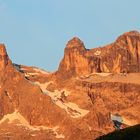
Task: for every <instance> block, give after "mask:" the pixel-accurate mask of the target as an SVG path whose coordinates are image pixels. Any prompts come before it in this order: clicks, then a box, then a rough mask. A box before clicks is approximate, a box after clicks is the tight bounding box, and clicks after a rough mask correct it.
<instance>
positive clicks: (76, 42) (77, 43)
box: [66, 37, 85, 49]
mask: <svg viewBox="0 0 140 140" xmlns="http://www.w3.org/2000/svg"><path fill="white" fill-rule="evenodd" d="M66 48H69V49H70V48H83V49H85V46H84V43H83V42H82V41H81V40H80V39H79V38H78V37H73V38H72V39H71V40H70V41H68V43H67V45H66Z"/></svg>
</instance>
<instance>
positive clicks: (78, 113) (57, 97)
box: [34, 82, 89, 118]
mask: <svg viewBox="0 0 140 140" xmlns="http://www.w3.org/2000/svg"><path fill="white" fill-rule="evenodd" d="M34 84H37V85H39V86H40V88H41V89H42V91H43V92H44V93H47V95H48V96H50V97H51V99H52V101H53V102H54V103H55V104H56V105H57V106H59V107H60V108H62V109H64V110H65V111H66V112H67V113H68V114H69V115H70V116H71V117H72V118H78V117H83V116H85V115H86V114H87V113H89V110H85V109H81V108H79V106H78V105H77V104H75V103H72V102H67V103H66V102H63V100H62V93H63V96H65V97H67V96H68V95H70V92H69V91H67V90H65V89H64V90H61V91H58V90H55V91H54V92H50V91H48V90H47V89H46V87H47V85H48V84H49V83H44V84H41V83H39V82H35V83H34Z"/></svg>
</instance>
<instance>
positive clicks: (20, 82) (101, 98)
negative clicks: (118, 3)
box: [0, 31, 140, 140]
mask: <svg viewBox="0 0 140 140" xmlns="http://www.w3.org/2000/svg"><path fill="white" fill-rule="evenodd" d="M139 38H140V35H139V33H138V32H134V31H133V32H128V33H125V34H123V35H122V36H120V37H119V38H118V39H117V40H116V41H115V42H114V43H112V44H110V45H107V46H105V47H102V48H95V49H91V50H87V49H86V48H85V47H84V43H83V42H82V41H81V40H80V39H78V38H73V39H72V40H71V41H69V42H68V44H67V46H66V48H65V54H64V58H63V60H62V61H61V63H60V66H59V69H58V70H57V71H56V72H54V73H50V72H46V71H44V70H41V69H39V68H36V67H29V66H23V65H18V64H13V63H12V61H11V60H10V58H9V57H8V54H7V52H6V49H5V46H4V45H3V44H1V45H0V78H1V79H0V139H5V138H9V139H13V138H15V139H22V138H23V139H38V138H40V139H52V140H55V139H65V140H85V139H86V140H91V139H95V138H97V137H99V136H101V135H104V134H108V133H109V132H112V131H113V130H114V127H113V125H114V124H113V122H112V121H111V114H119V115H120V116H121V117H122V119H123V123H124V124H123V125H122V128H125V127H128V126H133V125H136V124H139V123H140V116H139V114H140V110H139V108H140V80H139V79H140V73H139V47H140V45H139V41H140V40H139ZM128 64H129V65H128ZM9 132H10V133H9Z"/></svg>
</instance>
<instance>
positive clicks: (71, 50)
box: [58, 31, 140, 77]
mask: <svg viewBox="0 0 140 140" xmlns="http://www.w3.org/2000/svg"><path fill="white" fill-rule="evenodd" d="M93 72H105V73H106V72H107V73H110V72H111V73H112V72H113V73H122V72H125V73H129V72H140V34H139V33H138V32H136V31H131V32H127V33H124V34H123V35H121V36H120V37H118V38H117V39H116V41H115V42H114V43H112V44H109V45H106V46H105V47H99V48H94V49H91V50H87V49H85V47H84V44H83V42H82V41H81V40H80V39H78V38H73V39H72V40H70V41H69V42H68V44H67V46H66V49H65V52H64V58H63V59H62V61H61V63H60V65H59V69H58V73H59V74H64V73H65V75H68V77H69V76H76V75H84V74H90V73H93Z"/></svg>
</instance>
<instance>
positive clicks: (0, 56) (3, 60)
mask: <svg viewBox="0 0 140 140" xmlns="http://www.w3.org/2000/svg"><path fill="white" fill-rule="evenodd" d="M8 62H9V63H10V61H9V58H8V55H7V52H6V49H5V46H4V44H0V71H2V70H4V69H5V67H6V66H7V65H8Z"/></svg>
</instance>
